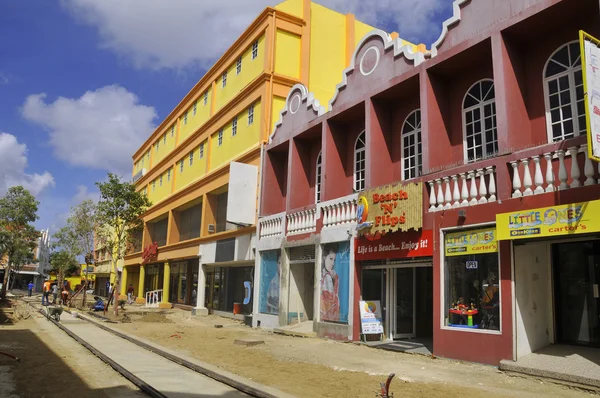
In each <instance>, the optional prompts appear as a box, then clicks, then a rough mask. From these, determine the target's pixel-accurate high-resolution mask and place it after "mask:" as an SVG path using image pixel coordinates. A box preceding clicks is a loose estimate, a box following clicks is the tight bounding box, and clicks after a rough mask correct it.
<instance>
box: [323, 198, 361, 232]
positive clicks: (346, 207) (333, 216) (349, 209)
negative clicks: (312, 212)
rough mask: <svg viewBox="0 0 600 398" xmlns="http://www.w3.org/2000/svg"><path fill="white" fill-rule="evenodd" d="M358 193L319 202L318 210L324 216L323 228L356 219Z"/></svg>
mask: <svg viewBox="0 0 600 398" xmlns="http://www.w3.org/2000/svg"><path fill="white" fill-rule="evenodd" d="M357 200H358V194H356V193H355V194H352V195H348V196H344V197H342V198H337V199H333V200H328V201H327V202H322V203H319V204H318V206H317V209H318V210H317V211H318V212H319V213H320V214H321V217H323V228H331V227H338V226H341V225H345V224H349V223H352V222H355V221H356V203H357Z"/></svg>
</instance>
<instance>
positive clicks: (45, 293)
mask: <svg viewBox="0 0 600 398" xmlns="http://www.w3.org/2000/svg"><path fill="white" fill-rule="evenodd" d="M49 301H50V279H46V282H44V288H43V289H42V305H48V304H50V303H49Z"/></svg>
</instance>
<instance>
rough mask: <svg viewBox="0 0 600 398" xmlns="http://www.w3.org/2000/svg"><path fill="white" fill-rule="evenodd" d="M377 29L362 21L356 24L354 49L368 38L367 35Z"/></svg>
mask: <svg viewBox="0 0 600 398" xmlns="http://www.w3.org/2000/svg"><path fill="white" fill-rule="evenodd" d="M373 29H375V28H374V27H372V26H369V25H367V24H366V23H362V22H360V21H355V22H354V47H356V46H357V45H358V42H359V41H361V40H362V38H363V37H365V36H366V34H367V33H369V32H370V31H372V30H373Z"/></svg>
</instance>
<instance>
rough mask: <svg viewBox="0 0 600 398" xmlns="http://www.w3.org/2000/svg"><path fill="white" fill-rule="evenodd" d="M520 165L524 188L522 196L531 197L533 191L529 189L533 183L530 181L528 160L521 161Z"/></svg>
mask: <svg viewBox="0 0 600 398" xmlns="http://www.w3.org/2000/svg"><path fill="white" fill-rule="evenodd" d="M521 164H522V165H523V186H524V187H525V191H523V196H531V195H533V190H532V189H531V186H532V185H533V181H531V171H529V159H527V158H525V159H521Z"/></svg>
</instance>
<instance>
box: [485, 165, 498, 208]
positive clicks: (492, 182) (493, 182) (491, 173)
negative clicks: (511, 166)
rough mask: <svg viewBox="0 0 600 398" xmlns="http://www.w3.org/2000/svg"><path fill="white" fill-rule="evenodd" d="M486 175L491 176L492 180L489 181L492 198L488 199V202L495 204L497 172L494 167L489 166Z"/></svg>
mask: <svg viewBox="0 0 600 398" xmlns="http://www.w3.org/2000/svg"><path fill="white" fill-rule="evenodd" d="M486 170H487V171H486V173H487V174H489V176H490V179H489V189H488V191H489V192H490V197H489V198H488V202H495V201H496V178H495V175H496V170H495V169H494V166H489V167H487V168H486Z"/></svg>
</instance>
